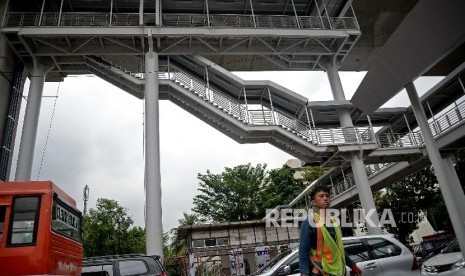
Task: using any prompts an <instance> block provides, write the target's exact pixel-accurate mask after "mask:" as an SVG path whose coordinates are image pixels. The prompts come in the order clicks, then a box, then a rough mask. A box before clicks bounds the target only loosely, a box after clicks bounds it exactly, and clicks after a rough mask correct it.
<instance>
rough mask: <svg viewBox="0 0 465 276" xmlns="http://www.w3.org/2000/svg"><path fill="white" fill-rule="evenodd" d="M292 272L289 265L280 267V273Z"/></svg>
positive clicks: (281, 274) (287, 273)
mask: <svg viewBox="0 0 465 276" xmlns="http://www.w3.org/2000/svg"><path fill="white" fill-rule="evenodd" d="M289 274H291V267H290V266H288V265H283V266H281V267H280V268H279V269H278V275H279V276H284V275H289Z"/></svg>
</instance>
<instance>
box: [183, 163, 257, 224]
mask: <svg viewBox="0 0 465 276" xmlns="http://www.w3.org/2000/svg"><path fill="white" fill-rule="evenodd" d="M265 169H266V165H262V164H258V165H257V166H255V167H254V166H252V165H251V164H250V163H249V164H247V165H239V166H236V167H234V168H225V171H224V172H222V173H220V174H212V173H211V172H210V171H209V170H207V173H206V174H200V173H199V174H198V176H197V178H198V179H199V180H200V183H199V186H200V187H199V188H198V191H199V192H200V194H198V195H196V196H195V197H194V208H193V209H192V210H193V211H194V212H195V213H197V214H199V215H200V216H201V217H203V218H205V219H207V220H209V221H214V222H225V221H244V220H255V219H260V218H262V217H263V216H264V213H263V212H262V210H261V208H260V205H259V204H257V203H260V202H261V196H262V195H261V192H260V191H261V187H262V185H263V184H264V180H265Z"/></svg>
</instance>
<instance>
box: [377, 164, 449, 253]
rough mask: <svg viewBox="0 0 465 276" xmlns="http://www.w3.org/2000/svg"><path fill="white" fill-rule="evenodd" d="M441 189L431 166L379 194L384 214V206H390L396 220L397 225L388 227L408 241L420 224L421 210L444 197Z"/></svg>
mask: <svg viewBox="0 0 465 276" xmlns="http://www.w3.org/2000/svg"><path fill="white" fill-rule="evenodd" d="M438 189H439V188H438V185H437V180H436V176H435V175H434V173H433V171H432V170H431V168H430V167H428V168H424V169H422V170H420V171H418V172H416V173H414V174H411V175H409V176H407V177H405V178H404V179H402V180H401V181H399V182H398V183H394V184H392V185H391V186H389V187H387V188H386V189H385V191H384V192H382V193H378V194H376V196H375V201H376V206H377V208H378V212H379V214H382V212H383V210H384V209H390V210H391V212H392V215H393V216H394V221H395V222H396V227H391V226H390V225H387V226H386V228H387V230H388V231H389V232H392V233H396V234H397V235H398V237H399V240H400V241H401V242H403V243H406V244H407V243H409V242H410V236H409V235H410V234H411V233H412V232H413V231H414V230H416V229H417V228H418V224H417V222H418V220H419V217H418V215H419V212H420V210H422V211H424V210H428V209H429V208H430V206H431V203H432V202H437V201H438V200H441V197H440V195H441V194H440V193H439V190H438ZM427 212H428V211H427Z"/></svg>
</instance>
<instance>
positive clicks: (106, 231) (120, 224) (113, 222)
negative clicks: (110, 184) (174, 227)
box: [83, 198, 145, 257]
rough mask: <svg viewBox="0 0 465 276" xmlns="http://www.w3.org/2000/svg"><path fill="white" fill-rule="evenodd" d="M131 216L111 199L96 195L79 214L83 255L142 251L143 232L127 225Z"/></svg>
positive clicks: (138, 228) (130, 220)
mask: <svg viewBox="0 0 465 276" xmlns="http://www.w3.org/2000/svg"><path fill="white" fill-rule="evenodd" d="M132 224H133V220H132V219H131V217H129V216H128V215H127V211H126V209H125V208H123V207H122V206H120V205H119V203H118V202H117V201H115V200H111V199H105V198H99V199H97V204H96V209H93V208H91V209H90V210H89V213H88V214H87V215H86V216H84V218H83V245H84V255H85V256H86V257H91V256H102V255H114V254H129V253H143V252H145V238H144V237H145V234H144V230H143V229H142V228H140V227H135V228H131V226H132Z"/></svg>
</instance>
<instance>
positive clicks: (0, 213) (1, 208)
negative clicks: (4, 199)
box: [0, 206, 6, 244]
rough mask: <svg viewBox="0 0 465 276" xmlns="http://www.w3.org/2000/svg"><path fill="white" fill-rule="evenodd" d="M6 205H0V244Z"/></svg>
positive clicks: (0, 242)
mask: <svg viewBox="0 0 465 276" xmlns="http://www.w3.org/2000/svg"><path fill="white" fill-rule="evenodd" d="M5 213H6V206H0V244H2V237H3V226H5Z"/></svg>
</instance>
